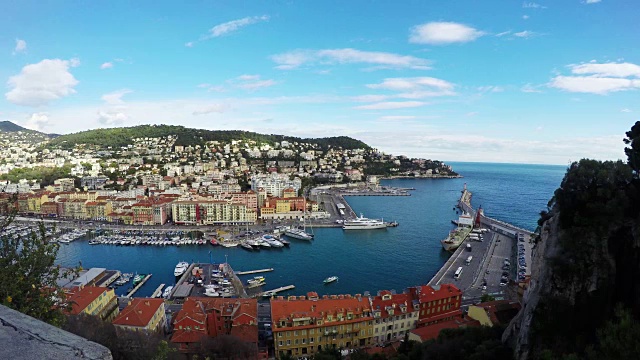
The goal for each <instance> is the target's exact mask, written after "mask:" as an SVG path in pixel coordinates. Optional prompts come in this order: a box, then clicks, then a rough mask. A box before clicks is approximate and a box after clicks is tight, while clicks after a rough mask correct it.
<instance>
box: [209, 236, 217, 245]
mask: <svg viewBox="0 0 640 360" xmlns="http://www.w3.org/2000/svg"><path fill="white" fill-rule="evenodd" d="M209 244H211V245H213V246H217V245H218V241H217V240H216V239H215V238H211V240H210V241H209Z"/></svg>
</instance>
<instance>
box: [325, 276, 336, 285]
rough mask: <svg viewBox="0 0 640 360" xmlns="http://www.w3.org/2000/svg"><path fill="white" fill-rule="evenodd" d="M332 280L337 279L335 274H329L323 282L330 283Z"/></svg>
mask: <svg viewBox="0 0 640 360" xmlns="http://www.w3.org/2000/svg"><path fill="white" fill-rule="evenodd" d="M334 281H338V277H337V276H329V277H328V278H326V279H324V281H323V282H324V283H325V284H330V283H332V282H334Z"/></svg>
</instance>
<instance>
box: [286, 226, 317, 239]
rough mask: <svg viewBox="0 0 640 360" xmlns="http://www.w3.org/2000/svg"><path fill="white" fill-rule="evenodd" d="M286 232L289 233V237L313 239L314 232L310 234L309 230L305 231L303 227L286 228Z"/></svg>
mask: <svg viewBox="0 0 640 360" xmlns="http://www.w3.org/2000/svg"><path fill="white" fill-rule="evenodd" d="M284 234H285V235H287V236H288V237H292V238H294V239H300V240H313V234H309V233H308V232H306V231H304V230H303V229H298V228H290V229H287V230H285V231H284Z"/></svg>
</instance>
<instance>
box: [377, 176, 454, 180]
mask: <svg viewBox="0 0 640 360" xmlns="http://www.w3.org/2000/svg"><path fill="white" fill-rule="evenodd" d="M462 178H464V176H462V175H417V176H409V175H392V176H385V177H381V178H380V180H394V179H462Z"/></svg>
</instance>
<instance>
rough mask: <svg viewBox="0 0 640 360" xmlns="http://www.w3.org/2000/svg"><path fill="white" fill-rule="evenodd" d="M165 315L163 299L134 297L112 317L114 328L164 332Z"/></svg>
mask: <svg viewBox="0 0 640 360" xmlns="http://www.w3.org/2000/svg"><path fill="white" fill-rule="evenodd" d="M165 323H166V317H165V314H164V300H163V299H151V298H134V299H132V300H131V301H130V302H129V305H127V307H126V308H124V309H123V310H122V312H121V313H120V314H119V315H118V316H116V318H115V319H113V325H115V327H116V330H123V329H126V330H132V331H149V332H160V333H162V332H164V326H165Z"/></svg>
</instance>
